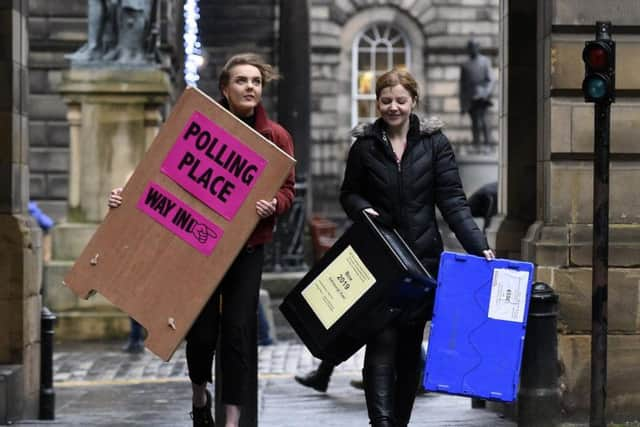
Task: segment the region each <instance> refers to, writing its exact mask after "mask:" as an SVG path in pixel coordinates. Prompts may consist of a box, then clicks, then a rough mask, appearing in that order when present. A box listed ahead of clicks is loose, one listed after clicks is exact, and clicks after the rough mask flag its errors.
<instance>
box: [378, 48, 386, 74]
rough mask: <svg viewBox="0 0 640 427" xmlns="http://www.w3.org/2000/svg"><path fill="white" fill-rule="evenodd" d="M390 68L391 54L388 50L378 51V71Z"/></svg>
mask: <svg viewBox="0 0 640 427" xmlns="http://www.w3.org/2000/svg"><path fill="white" fill-rule="evenodd" d="M388 69H389V55H388V53H387V51H386V50H378V51H377V52H376V71H386V70H388Z"/></svg>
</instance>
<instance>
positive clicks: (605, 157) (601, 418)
mask: <svg viewBox="0 0 640 427" xmlns="http://www.w3.org/2000/svg"><path fill="white" fill-rule="evenodd" d="M610 113H611V104H610V103H608V102H606V103H596V104H595V123H594V125H595V126H594V129H595V138H594V144H595V149H594V153H595V158H594V165H593V166H594V168H593V251H592V261H593V262H592V265H593V269H592V299H591V313H592V324H591V416H590V425H591V426H592V427H604V426H605V425H606V421H605V404H606V398H607V328H608V317H607V315H608V313H607V294H608V285H607V283H608V279H607V276H608V269H609V123H610Z"/></svg>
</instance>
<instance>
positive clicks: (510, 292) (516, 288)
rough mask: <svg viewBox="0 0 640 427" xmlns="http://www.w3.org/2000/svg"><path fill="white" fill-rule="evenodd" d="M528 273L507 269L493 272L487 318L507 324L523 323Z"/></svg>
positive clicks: (498, 269)
mask: <svg viewBox="0 0 640 427" xmlns="http://www.w3.org/2000/svg"><path fill="white" fill-rule="evenodd" d="M528 284H529V272H528V271H517V270H512V269H508V268H496V269H495V270H493V280H492V282H491V300H490V302H489V318H491V319H496V320H506V321H509V322H519V323H522V322H523V321H524V309H525V306H526V303H527V287H528Z"/></svg>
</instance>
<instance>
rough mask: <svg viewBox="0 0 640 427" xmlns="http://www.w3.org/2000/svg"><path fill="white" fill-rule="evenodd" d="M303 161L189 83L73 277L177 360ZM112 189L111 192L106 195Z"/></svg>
mask: <svg viewBox="0 0 640 427" xmlns="http://www.w3.org/2000/svg"><path fill="white" fill-rule="evenodd" d="M294 163H295V160H294V159H293V158H291V157H290V156H289V155H287V154H286V153H285V152H283V151H282V150H280V149H279V148H278V147H277V146H276V145H274V144H273V143H271V142H270V141H268V140H266V139H265V138H264V137H262V136H261V135H260V134H258V133H257V132H255V131H254V130H253V129H251V128H250V127H249V126H247V125H246V124H244V123H243V122H242V121H241V120H239V119H237V118H236V117H235V116H233V115H232V114H231V113H229V112H228V111H227V110H226V109H224V108H223V107H221V106H220V105H219V104H217V103H216V102H215V101H213V100H211V99H210V98H209V97H207V96H206V95H204V94H203V93H202V92H200V91H199V90H198V89H195V88H188V89H186V90H185V92H184V93H183V95H182V96H181V97H180V99H179V100H178V102H177V104H176V105H175V107H174V109H173V111H172V112H171V115H170V116H169V118H168V119H167V122H166V123H165V124H164V126H163V127H162V129H160V132H159V133H158V135H157V136H156V138H155V140H154V142H153V144H152V145H151V147H150V148H149V151H148V152H147V153H146V155H145V157H144V158H143V159H142V161H141V162H140V164H139V165H138V167H137V168H136V170H135V172H134V174H133V175H132V176H131V178H130V179H129V181H128V183H127V185H126V186H125V188H124V190H123V193H122V196H123V200H124V202H123V204H122V206H120V207H119V208H117V209H112V210H111V211H110V212H109V213H108V214H107V216H106V218H105V220H104V221H103V223H102V224H101V225H100V227H99V228H98V230H97V231H96V233H95V234H94V236H93V238H92V239H91V241H90V242H89V244H88V245H87V247H86V248H85V249H84V251H83V252H82V254H81V255H80V257H79V258H78V259H77V260H76V262H75V264H74V266H73V268H72V269H71V270H70V271H69V273H68V274H67V275H66V276H65V279H64V280H65V284H66V285H67V286H68V287H69V288H70V289H71V290H72V291H74V292H75V293H76V294H78V295H80V296H81V297H83V298H87V297H88V296H90V295H91V294H92V293H94V292H95V291H97V292H100V293H101V294H102V295H103V296H105V297H106V298H107V299H108V300H109V301H111V302H112V303H113V304H114V305H116V306H117V307H119V308H120V309H121V310H123V311H125V312H126V313H128V314H129V315H130V316H132V317H133V318H135V319H136V320H137V321H138V322H140V323H141V324H142V325H143V326H144V327H145V328H146V329H147V331H148V333H149V336H148V338H147V340H146V343H145V344H146V346H147V348H149V349H150V350H151V351H153V352H154V353H155V354H157V355H158V356H160V357H161V358H162V359H164V360H169V359H170V358H171V355H172V354H173V352H174V351H175V349H176V348H177V347H178V345H179V344H180V342H181V341H182V339H183V338H184V337H185V335H186V334H187V332H188V331H189V329H190V327H191V325H192V323H193V322H194V321H195V319H196V317H197V316H198V314H199V313H200V311H201V310H202V307H203V306H204V304H205V303H206V302H207V300H208V299H209V297H210V296H211V295H212V294H213V292H214V291H215V289H216V287H217V286H218V284H219V283H220V280H221V279H222V277H223V276H224V274H225V273H226V271H227V269H228V268H229V266H230V265H231V263H232V262H233V260H234V259H235V257H236V255H237V254H238V253H239V252H240V250H241V249H242V247H243V246H244V245H245V243H246V241H247V239H248V238H249V236H250V235H251V232H252V231H253V229H254V228H255V226H256V224H257V223H258V221H259V217H258V215H257V213H256V209H255V204H256V202H257V201H258V200H260V199H265V200H271V199H272V198H273V196H274V195H275V194H276V192H277V190H278V189H279V188H280V186H281V185H282V183H283V182H284V180H285V179H286V177H287V176H288V174H289V172H290V170H291V168H292V167H293V165H294ZM106 197H107V195H105V199H106Z"/></svg>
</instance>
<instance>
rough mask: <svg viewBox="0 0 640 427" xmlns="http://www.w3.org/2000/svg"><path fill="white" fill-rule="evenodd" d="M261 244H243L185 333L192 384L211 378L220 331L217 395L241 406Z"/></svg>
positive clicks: (253, 324) (256, 306)
mask: <svg viewBox="0 0 640 427" xmlns="http://www.w3.org/2000/svg"><path fill="white" fill-rule="evenodd" d="M263 262H264V248H263V246H262V245H260V246H256V247H253V248H245V249H243V250H242V251H241V252H240V254H239V255H238V257H237V258H236V259H235V261H234V262H233V264H231V267H230V268H229V271H227V274H225V276H224V278H223V279H222V281H221V282H220V285H219V286H218V288H217V289H216V291H215V292H214V294H213V295H212V296H211V298H210V299H209V301H208V302H207V304H206V305H205V306H204V308H203V309H202V312H200V315H199V316H198V318H197V319H196V321H195V322H194V324H193V326H192V327H191V329H190V330H189V333H188V334H187V366H188V368H189V378H190V379H191V382H192V383H194V384H205V383H206V382H207V381H208V382H212V376H211V371H212V368H213V356H214V353H215V351H216V342H217V340H218V331H220V333H221V348H220V350H219V352H218V355H219V357H220V358H221V363H222V371H223V372H224V378H225V381H223V385H222V390H221V391H220V390H217V391H216V392H221V400H222V402H223V403H225V404H231V405H242V404H243V403H245V401H246V399H247V390H248V382H249V378H248V371H249V351H250V345H251V343H254V342H255V337H253V338H254V339H253V340H252V339H251V336H250V335H251V331H255V325H256V324H257V321H258V320H257V310H258V295H259V292H260V281H261V279H262V264H263Z"/></svg>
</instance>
